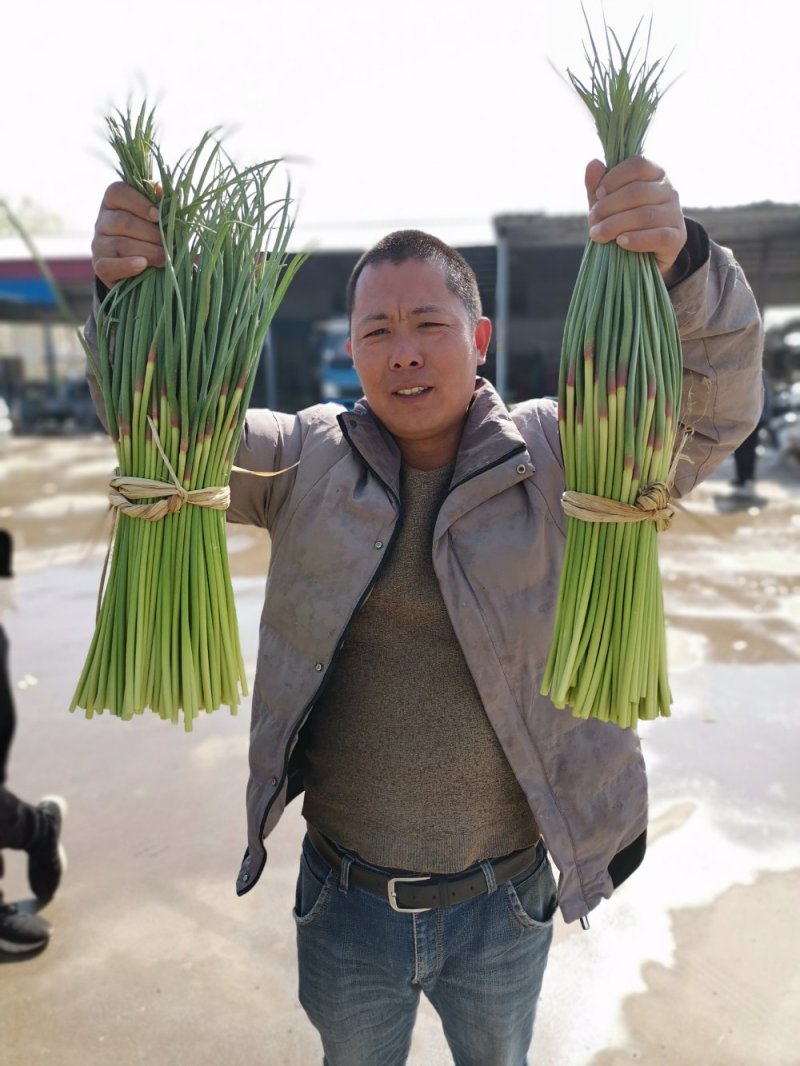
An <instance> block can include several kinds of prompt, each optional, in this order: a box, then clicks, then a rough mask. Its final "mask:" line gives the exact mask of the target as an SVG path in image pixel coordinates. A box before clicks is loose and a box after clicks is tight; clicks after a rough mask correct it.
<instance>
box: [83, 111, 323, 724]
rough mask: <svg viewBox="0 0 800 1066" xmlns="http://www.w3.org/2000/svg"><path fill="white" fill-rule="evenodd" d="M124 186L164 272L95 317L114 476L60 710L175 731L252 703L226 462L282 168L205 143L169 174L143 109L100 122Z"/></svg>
mask: <svg viewBox="0 0 800 1066" xmlns="http://www.w3.org/2000/svg"><path fill="white" fill-rule="evenodd" d="M107 123H108V128H109V140H110V142H111V144H112V146H113V148H114V150H115V152H116V154H117V157H118V160H119V171H120V174H121V176H122V178H123V180H124V181H125V182H127V183H128V184H129V185H131V186H132V187H133V188H135V189H137V190H138V191H139V192H141V193H143V194H144V195H145V196H147V197H148V198H149V199H150V200H151V201H152V203H153V204H154V205H155V206H156V207H157V208H158V212H159V227H160V230H161V234H162V237H163V241H164V247H165V250H166V259H167V262H166V268H165V269H155V268H148V269H146V270H145V271H144V272H143V273H142V274H140V275H137V276H136V277H134V278H130V279H128V280H126V281H124V282H121V283H120V284H118V285H116V286H115V287H114V288H113V289H112V291H111V292H110V293H109V295H108V296H107V297H106V299H105V300H104V302H103V304H102V306H101V308H100V310H99V313H98V316H97V337H98V347H99V353H98V358H97V359H96V360H95V359H93V360H92V370H93V372H94V374H95V376H96V378H97V380H98V382H99V384H100V386H101V388H102V392H103V398H104V404H105V414H106V418H107V424H108V428H109V433H110V434H111V437H112V439H113V441H114V443H115V446H116V451H117V459H118V464H119V466H118V472H117V473H118V476H117V477H116V478H114V480H113V481H112V492H111V502H112V505H113V506H114V507H115V510H116V514H117V522H116V526H115V531H114V539H113V549H112V555H111V565H110V569H109V576H108V581H107V584H106V588H105V594H104V596H103V601H102V605H101V607H100V611H99V615H98V620H97V625H96V629H95V633H94V637H93V639H92V642H91V646H90V648H89V652H88V655H87V658H86V663H85V665H84V668H83V672H82V674H81V677H80V680H79V682H78V685H77V688H76V691H75V695H74V698H73V701H72V706H71V708H70V709H71V710H74V709H75V708H76V707H81V708H84V709H85V710H86V716H87V717H91V716H92V715H93V714H94V713H102V712H103V711H104V710H109V711H110V712H111V713H112V714H114V715H117V716H119V717H121V718H123V719H129V718H131V717H133V715H135V714H140V713H142V712H143V711H144V709H145V708H147V707H150V708H151V709H152V710H153V711H155V712H156V713H158V714H159V715H160V716H161V717H162V718H165V719H170V720H172V721H173V722H177V721H178V720H179V718H180V712H181V711H182V712H183V721H184V726H185V728H186V729H187V730H190V729H191V727H192V722H193V720H194V718H195V717H196V716H197V715H198V713H199V712H200V711H201V710H202V711H212V710H215V709H216V708H218V707H219V706H220V705H222V704H227V705H228V706H229V707H230V709H231V712H232V713H235V711H236V707H237V705H238V702H239V698H240V692H241V693H242V694H246V692H247V685H246V680H245V672H244V665H243V662H242V656H241V651H240V647H239V635H238V628H237V622H236V611H235V607H234V602H233V592H232V586H231V579H230V574H229V570H228V557H227V550H226V541H225V509H226V507H227V503H228V493H229V490H228V482H229V479H230V472H231V468H232V464H233V458H234V456H235V454H236V449H237V446H238V443H239V439H240V436H241V433H242V427H243V423H244V416H245V412H246V410H247V406H248V401H249V398H250V394H251V392H252V388H253V383H254V378H255V371H256V368H257V365H258V361H259V357H260V355H261V351H262V348H263V345H264V341H265V337H266V335H267V330H268V328H269V325H270V322H271V320H272V318H273V316H274V314H275V311H276V310H277V308H278V306H279V304H280V302H281V300H282V298H283V296H284V294H285V293H286V290H287V288H288V286H289V284H290V282H291V281H292V278H293V277H294V275H295V273H296V271H297V269H298V267H299V266H300V264H301V261H302V259H303V257H302V256H295V257H293V258H290V257H289V255H288V254H287V246H288V241H289V238H290V236H291V232H292V220H291V216H290V211H289V209H290V203H291V201H290V199H289V190H288V188H287V190H286V193H285V195H281V196H279V197H277V198H275V197H274V196H273V195H272V194H271V185H270V179H272V177H273V175H274V174H275V171H276V168H277V167H278V164H279V162H280V161H279V160H273V161H270V162H267V163H263V164H260V165H258V166H252V167H247V168H243V169H239V168H238V167H236V166H235V165H234V163H233V162H231V161H230V159H228V158H227V156H226V155H225V153H224V152H223V149H222V147H221V145H220V144H219V143H218V142H217V141H216V140H215V139H214V137H213V135H212V132H210V131H209V132H207V133H206V134H204V136H203V137H202V139H201V140H200V143H199V144H198V146H197V148H195V149H194V150H193V151H191V152H188V153H187V154H186V155H185V156H184V157H183V159H182V160H181V161H180V162H179V163H178V165H177V166H175V167H169V166H167V164H166V163H165V161H164V159H163V157H162V155H161V152H160V150H159V148H158V146H157V144H156V143H155V137H154V113H153V111H150V112H149V113H148V112H147V109H146V106H144V105H143V106H142V108H141V110H140V111H139V113H138V115H136V116H133V115H132V114H131V112H130V110H129V111H128V112H127V113H126V114H122V113H121V112H117V114H116V115H115V116H111V117H109V118H108V119H107Z"/></svg>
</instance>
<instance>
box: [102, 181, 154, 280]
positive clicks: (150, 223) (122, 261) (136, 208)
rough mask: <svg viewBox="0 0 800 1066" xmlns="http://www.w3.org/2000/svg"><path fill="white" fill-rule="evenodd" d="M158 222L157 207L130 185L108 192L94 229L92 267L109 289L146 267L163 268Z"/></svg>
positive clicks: (117, 185) (120, 184)
mask: <svg viewBox="0 0 800 1066" xmlns="http://www.w3.org/2000/svg"><path fill="white" fill-rule="evenodd" d="M157 220H158V210H157V208H155V207H153V205H152V204H151V203H150V201H149V200H148V199H147V197H146V196H142V194H141V193H138V192H136V190H135V189H132V188H131V187H130V185H126V184H125V183H124V182H122V181H115V182H114V184H113V185H109V187H108V188H107V189H106V192H105V195H104V197H103V202H102V203H101V205H100V214H99V215H98V216H97V222H96V223H95V227H94V240H93V241H92V266H93V267H94V272H95V274H96V275H97V277H98V278H100V280H101V281H102V282H103V284H104V285H106V286H108V288H109V289H110V288H111V286H112V285H114V284H116V282H118V281H122V279H123V278H132V277H134V276H135V275H136V274H141V272H142V271H143V270H144V269H145V267H148V266H158V267H163V265H164V261H165V260H164V246H163V244H162V242H161V233H160V232H159V229H158V224H157Z"/></svg>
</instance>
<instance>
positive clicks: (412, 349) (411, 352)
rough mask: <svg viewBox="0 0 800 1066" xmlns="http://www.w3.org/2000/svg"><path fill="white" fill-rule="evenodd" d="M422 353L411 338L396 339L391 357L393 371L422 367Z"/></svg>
mask: <svg viewBox="0 0 800 1066" xmlns="http://www.w3.org/2000/svg"><path fill="white" fill-rule="evenodd" d="M424 362H425V360H424V358H423V356H422V352H421V351H420V350H419V347H418V346H417V345H416V344H415V343H414V341H413V340H412V339H411V338H410V337H396V338H395V342H394V345H393V346H392V352H391V356H390V363H391V366H392V369H393V370H407V369H413V368H414V367H418V366H422V365H423V363H424Z"/></svg>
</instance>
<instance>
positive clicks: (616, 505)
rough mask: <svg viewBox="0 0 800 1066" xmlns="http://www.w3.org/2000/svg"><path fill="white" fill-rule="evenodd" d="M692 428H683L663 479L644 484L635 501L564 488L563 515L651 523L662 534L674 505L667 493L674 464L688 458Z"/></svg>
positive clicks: (607, 520)
mask: <svg viewBox="0 0 800 1066" xmlns="http://www.w3.org/2000/svg"><path fill="white" fill-rule="evenodd" d="M691 435H692V430H691V429H690V428H688V427H683V431H682V436H681V441H680V445H679V446H678V447H677V448H676V450H675V453H674V456H673V459H672V464H671V465H670V468H669V473H668V474H667V480H666V481H657V482H654V483H653V484H652V485H645V487H644V488H643V489H642V490H641V492H640V493H639V495H638V496H637V497H636V501H635V503H621V502H620V501H619V500H609V499H607V498H606V497H605V496H593V495H592V494H591V493H589V492H575V491H573V490H572V489H567V491H566V492H564V493H562V495H561V506H562V508H563V510H564V514H566V515H568V516H569V517H570V518H577V519H579V520H580V521H581V522H655V524H656V529H657V530H658V532H659V533H663V531H664V530H665V529H669V527H670V526H671V525H672V519H673V517H674V515H675V507H674V506H673V505H672V503H671V502H670V492H671V490H672V486H673V484H674V482H675V475H676V473H677V470H678V463H680V462H682V461H684V460H685V461H686V462H688V463H690V462H691V461H692V460H691V459H690V458H689V456H688V455H686V454H685V449H686V444H687V442H688V440H689V438H690V437H691Z"/></svg>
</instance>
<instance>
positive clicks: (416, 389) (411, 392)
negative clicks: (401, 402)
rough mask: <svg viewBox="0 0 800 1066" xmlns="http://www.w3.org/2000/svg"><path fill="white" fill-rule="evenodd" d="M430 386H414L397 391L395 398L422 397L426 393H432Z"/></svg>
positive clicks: (395, 391)
mask: <svg viewBox="0 0 800 1066" xmlns="http://www.w3.org/2000/svg"><path fill="white" fill-rule="evenodd" d="M430 391H431V386H430V385H413V386H411V387H409V388H407V389H395V390H394V394H395V396H421V395H422V394H423V393H424V392H430Z"/></svg>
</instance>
